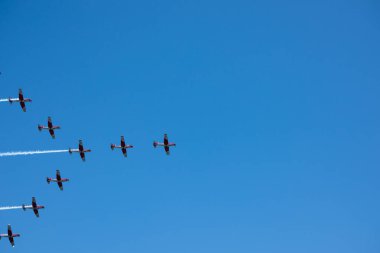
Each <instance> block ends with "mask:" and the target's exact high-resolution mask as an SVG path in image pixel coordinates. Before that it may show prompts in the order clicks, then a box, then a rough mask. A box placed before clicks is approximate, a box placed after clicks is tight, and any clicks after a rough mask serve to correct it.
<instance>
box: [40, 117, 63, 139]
mask: <svg viewBox="0 0 380 253" xmlns="http://www.w3.org/2000/svg"><path fill="white" fill-rule="evenodd" d="M43 129H46V130H49V133H50V135H51V137H52V138H53V139H55V133H54V130H55V129H61V127H60V126H54V125H53V122H52V121H51V117H48V125H47V126H42V125H38V130H39V131H42V130H43Z"/></svg>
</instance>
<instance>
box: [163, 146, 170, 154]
mask: <svg viewBox="0 0 380 253" xmlns="http://www.w3.org/2000/svg"><path fill="white" fill-rule="evenodd" d="M164 148H165V152H166V154H167V155H170V150H169V146H164Z"/></svg>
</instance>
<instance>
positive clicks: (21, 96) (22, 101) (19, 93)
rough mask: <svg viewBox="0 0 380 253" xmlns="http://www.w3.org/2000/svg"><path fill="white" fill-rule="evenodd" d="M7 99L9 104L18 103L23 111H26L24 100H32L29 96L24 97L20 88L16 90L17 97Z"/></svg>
mask: <svg viewBox="0 0 380 253" xmlns="http://www.w3.org/2000/svg"><path fill="white" fill-rule="evenodd" d="M8 101H9V103H10V104H12V103H13V102H16V103H20V105H21V108H22V110H23V111H24V112H26V108H25V102H32V100H31V99H30V98H24V95H23V94H22V89H19V90H18V98H8Z"/></svg>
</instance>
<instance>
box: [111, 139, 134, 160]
mask: <svg viewBox="0 0 380 253" xmlns="http://www.w3.org/2000/svg"><path fill="white" fill-rule="evenodd" d="M115 148H120V149H121V151H122V152H123V155H124V156H125V157H127V148H133V146H132V145H129V144H125V140H124V136H121V140H120V146H117V145H115V144H111V149H112V150H114V149H115Z"/></svg>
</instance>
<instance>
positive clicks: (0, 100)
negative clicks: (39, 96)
mask: <svg viewBox="0 0 380 253" xmlns="http://www.w3.org/2000/svg"><path fill="white" fill-rule="evenodd" d="M11 100H13V102H17V100H18V98H11ZM0 102H9V98H0Z"/></svg>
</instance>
